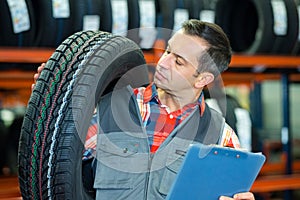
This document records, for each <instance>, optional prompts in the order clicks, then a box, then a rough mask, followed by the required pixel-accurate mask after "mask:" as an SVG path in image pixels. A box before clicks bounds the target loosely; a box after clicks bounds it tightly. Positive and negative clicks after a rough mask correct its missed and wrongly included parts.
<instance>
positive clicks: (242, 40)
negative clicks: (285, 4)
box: [215, 0, 276, 54]
mask: <svg viewBox="0 0 300 200" xmlns="http://www.w3.org/2000/svg"><path fill="white" fill-rule="evenodd" d="M215 9H216V12H215V20H216V21H215V22H216V24H218V25H219V26H221V27H222V28H223V29H224V31H225V33H226V34H227V35H228V37H229V40H230V43H231V46H232V50H233V51H234V52H238V53H247V54H254V53H271V51H272V47H273V44H274V41H275V39H276V37H275V35H274V33H273V24H274V22H273V18H272V17H270V16H273V14H272V7H271V3H270V1H261V0H246V1H243V2H241V1H239V0H231V1H230V2H228V0H218V1H217V3H216V8H215Z"/></svg>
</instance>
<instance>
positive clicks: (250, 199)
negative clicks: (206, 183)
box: [219, 192, 255, 200]
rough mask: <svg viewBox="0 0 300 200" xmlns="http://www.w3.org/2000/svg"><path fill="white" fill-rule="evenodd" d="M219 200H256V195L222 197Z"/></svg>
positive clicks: (239, 194)
mask: <svg viewBox="0 0 300 200" xmlns="http://www.w3.org/2000/svg"><path fill="white" fill-rule="evenodd" d="M219 200H255V199H254V195H253V193H251V192H244V193H238V194H235V195H234V196H233V198H231V197H225V196H221V197H220V198H219Z"/></svg>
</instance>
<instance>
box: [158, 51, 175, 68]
mask: <svg viewBox="0 0 300 200" xmlns="http://www.w3.org/2000/svg"><path fill="white" fill-rule="evenodd" d="M174 59H175V57H174V56H173V55H172V53H169V54H164V55H163V56H162V57H161V58H160V60H159V62H158V64H159V65H160V66H161V67H163V68H166V69H169V68H170V67H171V66H172V64H173V63H174V61H175V60H174Z"/></svg>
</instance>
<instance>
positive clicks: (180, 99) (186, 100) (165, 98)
mask: <svg viewBox="0 0 300 200" xmlns="http://www.w3.org/2000/svg"><path fill="white" fill-rule="evenodd" d="M157 92H158V98H159V100H160V102H161V103H162V104H163V105H166V106H168V107H169V109H170V112H174V111H176V110H179V109H182V108H183V107H184V106H185V105H188V104H190V103H195V102H197V101H198V99H199V96H200V94H201V91H197V93H195V91H189V92H181V93H180V94H171V93H168V92H167V91H165V90H162V89H160V88H157ZM191 94H194V95H191Z"/></svg>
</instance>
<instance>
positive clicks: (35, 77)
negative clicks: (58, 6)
mask: <svg viewBox="0 0 300 200" xmlns="http://www.w3.org/2000/svg"><path fill="white" fill-rule="evenodd" d="M44 68H45V63H42V64H41V65H40V66H39V67H38V68H37V72H36V73H35V74H34V76H33V79H34V83H33V84H32V85H31V90H33V89H34V87H35V82H36V81H37V79H38V78H39V77H40V75H41V72H42V70H43V69H44Z"/></svg>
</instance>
